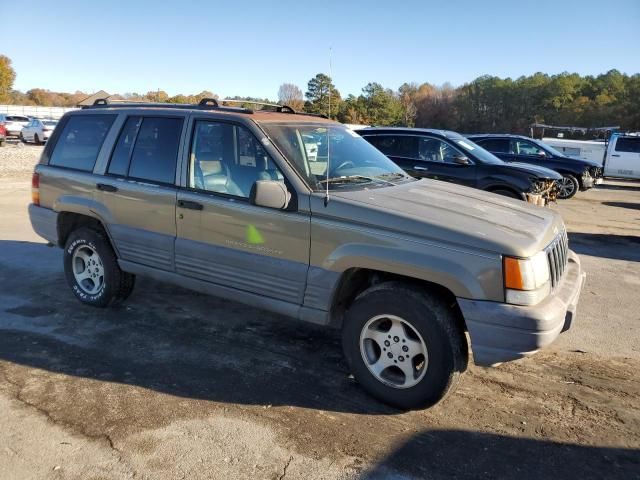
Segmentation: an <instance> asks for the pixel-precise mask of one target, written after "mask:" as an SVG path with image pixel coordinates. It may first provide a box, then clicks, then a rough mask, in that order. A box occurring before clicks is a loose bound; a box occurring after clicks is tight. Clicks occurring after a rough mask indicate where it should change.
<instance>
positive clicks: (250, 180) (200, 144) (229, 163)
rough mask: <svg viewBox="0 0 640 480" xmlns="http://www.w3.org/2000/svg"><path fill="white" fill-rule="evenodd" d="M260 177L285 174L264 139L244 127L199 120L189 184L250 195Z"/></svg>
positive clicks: (221, 191) (276, 178) (230, 193)
mask: <svg viewBox="0 0 640 480" xmlns="http://www.w3.org/2000/svg"><path fill="white" fill-rule="evenodd" d="M257 180H280V181H284V176H283V175H282V173H281V172H280V170H279V169H278V168H277V167H276V165H275V163H274V162H273V160H272V159H271V158H270V157H269V155H268V154H267V152H266V151H265V150H264V148H263V147H262V145H261V144H260V142H259V141H258V140H257V139H256V138H255V137H254V136H253V134H252V133H251V132H249V131H248V130H247V129H245V128H244V127H240V126H237V125H231V124H228V123H220V122H210V121H204V120H199V121H197V122H196V124H195V132H194V135H193V143H192V145H191V155H190V162H189V186H190V187H191V188H197V189H199V190H207V191H210V192H218V193H226V194H229V195H235V196H238V197H244V198H249V194H250V193H251V187H252V186H253V184H254V183H255V182H256V181H257Z"/></svg>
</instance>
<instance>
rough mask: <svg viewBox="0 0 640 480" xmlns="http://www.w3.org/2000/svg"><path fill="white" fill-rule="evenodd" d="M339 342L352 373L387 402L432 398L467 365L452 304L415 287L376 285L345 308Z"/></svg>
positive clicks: (420, 403)
mask: <svg viewBox="0 0 640 480" xmlns="http://www.w3.org/2000/svg"><path fill="white" fill-rule="evenodd" d="M342 346H343V350H344V354H345V357H346V359H347V362H348V363H349V366H350V367H351V371H352V372H353V376H354V377H355V379H356V380H357V381H358V382H359V383H360V384H361V385H362V386H363V388H364V389H365V390H366V391H367V392H368V393H370V394H371V395H373V396H374V397H376V398H377V399H379V400H381V401H382V402H384V403H387V404H389V405H392V406H395V407H398V408H401V409H412V408H422V407H427V406H431V405H434V404H436V403H437V402H439V401H440V400H442V399H443V398H444V397H445V396H446V395H447V394H449V393H451V392H452V391H453V389H454V388H455V385H456V383H457V380H458V378H459V376H460V374H461V373H462V372H463V371H464V370H465V369H466V365H467V343H466V339H465V337H464V333H463V332H462V331H461V329H460V328H459V327H458V325H457V322H456V319H455V316H454V312H453V310H452V309H451V308H450V307H449V306H448V305H446V304H445V303H444V302H442V301H440V300H439V299H437V298H436V297H435V296H433V295H431V294H429V293H427V292H424V291H422V290H420V289H419V287H412V286H409V285H405V284H403V283H400V282H388V283H383V284H380V285H376V286H374V287H372V288H370V289H368V290H366V291H365V292H364V293H362V294H361V295H360V296H358V298H357V299H356V300H355V301H354V303H353V305H352V306H351V308H350V309H349V311H348V312H347V318H346V320H345V324H344V327H343V331H342Z"/></svg>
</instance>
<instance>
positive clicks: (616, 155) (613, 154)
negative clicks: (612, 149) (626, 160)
mask: <svg viewBox="0 0 640 480" xmlns="http://www.w3.org/2000/svg"><path fill="white" fill-rule="evenodd" d="M611 156H612V157H619V156H620V155H618V154H617V153H612V154H611Z"/></svg>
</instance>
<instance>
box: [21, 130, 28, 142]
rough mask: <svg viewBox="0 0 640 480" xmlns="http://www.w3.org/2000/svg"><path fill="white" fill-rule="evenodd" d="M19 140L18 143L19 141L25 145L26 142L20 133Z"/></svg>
mask: <svg viewBox="0 0 640 480" xmlns="http://www.w3.org/2000/svg"><path fill="white" fill-rule="evenodd" d="M19 138H20V141H21V142H22V143H27V140H26V139H25V138H24V136H23V135H22V132H20V135H19Z"/></svg>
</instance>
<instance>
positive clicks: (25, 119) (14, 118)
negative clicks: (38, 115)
mask: <svg viewBox="0 0 640 480" xmlns="http://www.w3.org/2000/svg"><path fill="white" fill-rule="evenodd" d="M7 121H9V122H28V121H29V117H20V116H18V115H7Z"/></svg>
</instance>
